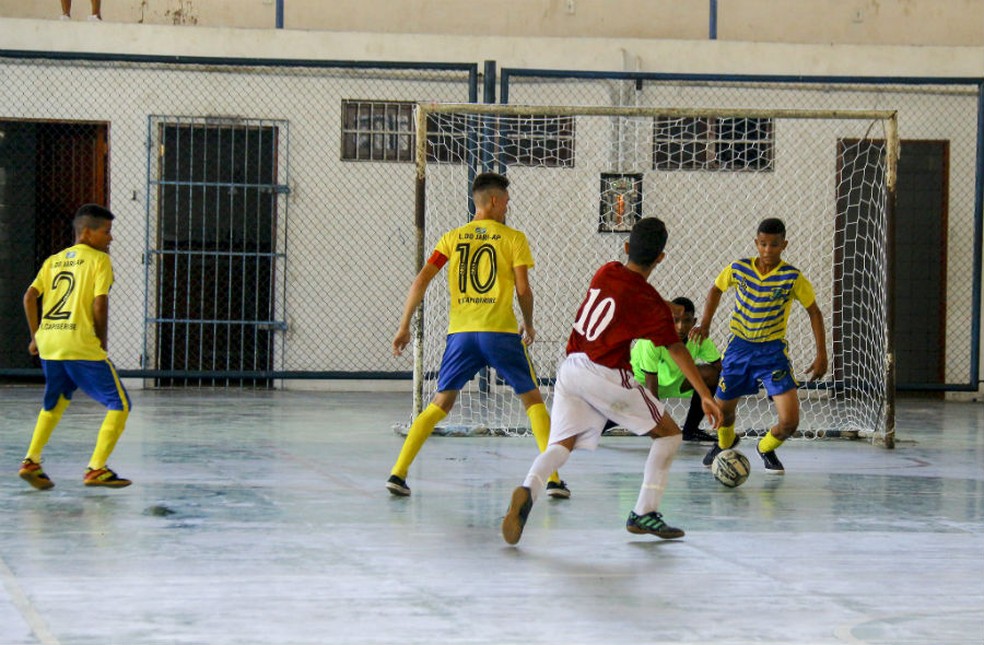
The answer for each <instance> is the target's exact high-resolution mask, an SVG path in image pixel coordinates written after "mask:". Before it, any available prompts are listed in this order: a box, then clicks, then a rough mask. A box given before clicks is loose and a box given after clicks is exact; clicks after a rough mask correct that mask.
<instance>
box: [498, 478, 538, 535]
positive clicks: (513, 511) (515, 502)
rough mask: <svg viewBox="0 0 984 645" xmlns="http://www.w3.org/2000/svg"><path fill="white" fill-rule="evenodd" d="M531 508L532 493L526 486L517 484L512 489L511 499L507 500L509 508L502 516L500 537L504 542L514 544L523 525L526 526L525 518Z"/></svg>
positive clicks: (521, 533) (520, 533)
mask: <svg viewBox="0 0 984 645" xmlns="http://www.w3.org/2000/svg"><path fill="white" fill-rule="evenodd" d="M531 508H533V495H532V494H530V489H529V488H527V487H526V486H519V487H518V488H516V490H514V491H513V494H512V499H511V500H510V501H509V510H508V511H506V516H505V517H504V518H502V539H504V540H505V541H506V544H516V543H517V542H519V538H520V537H522V536H523V527H524V526H526V518H527V517H529V516H530V509H531Z"/></svg>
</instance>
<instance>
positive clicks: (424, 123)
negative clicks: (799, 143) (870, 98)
mask: <svg viewBox="0 0 984 645" xmlns="http://www.w3.org/2000/svg"><path fill="white" fill-rule="evenodd" d="M442 114H456V115H475V116H483V115H484V116H496V117H507V116H514V117H538V116H542V117H558V116H566V117H574V118H577V117H636V118H648V117H653V118H656V117H660V118H664V117H665V118H706V119H715V118H717V119H720V118H734V119H743V118H759V119H815V120H824V119H827V120H855V121H864V120H867V121H871V122H879V121H880V122H881V123H882V124H883V128H884V139H883V141H884V150H885V153H884V182H885V191H886V192H885V237H884V243H885V248H884V249H883V252H884V254H885V258H886V260H885V261H886V267H887V268H886V270H885V272H884V273H885V284H884V288H885V292H884V297H885V329H884V333H885V346H884V354H885V355H884V372H883V374H884V383H883V387H884V391H883V404H882V405H883V410H882V413H883V418H884V427H883V428H880V429H878V428H876V429H872V435H871V442H872V443H875V444H878V445H881V446H883V447H885V448H889V449H891V448H894V447H895V383H896V357H895V345H894V315H895V275H894V274H895V272H894V269H893V267H894V262H895V248H894V246H895V204H896V183H897V177H898V157H899V150H900V146H899V136H898V117H897V112H896V111H889V110H804V109H756V108H693V109H691V108H663V107H614V106H597V105H596V106H573V105H566V106H557V105H500V104H475V103H429V102H421V103H417V104H416V105H415V107H414V119H415V141H414V143H413V145H414V151H415V165H416V183H415V207H414V227H415V238H416V239H415V242H416V247H415V267H416V270H417V271H419V270H420V269H421V268H422V267H423V266H424V263H425V261H426V258H427V252H428V248H427V239H426V225H427V208H428V201H427V200H428V197H427V191H428V167H429V165H430V164H429V163H428V154H427V153H428V134H429V133H428V117H429V116H431V115H442ZM475 161H476V163H474V164H473V165H471V166H469V168H468V171H469V177H474V175H475V174H476V173H478V172H483V171H495V170H500V168H499V167H497V166H496V165H495V164H493V163H490V160H489V159H486V158H483V155H482V154H480V153H479V152H476V154H475ZM463 189H464V188H463ZM460 223H461V224H464V223H465V221H464V220H462V221H461V222H460ZM425 316H426V301H424V302H421V304H420V306H419V307H418V311H417V315H416V316H415V317H414V322H413V327H412V329H413V334H412V336H413V339H414V352H413V354H414V367H413V408H412V414H413V417H416V416H417V415H418V414H420V412H421V411H422V410H423V409H424V407H425V406H426V403H427V402H426V401H425V392H424V384H425V380H426V375H427V374H426V366H425V357H424V345H425V343H424V340H425V338H424V335H425V325H424V322H425ZM832 436H837V435H836V433H835V434H834V435H832Z"/></svg>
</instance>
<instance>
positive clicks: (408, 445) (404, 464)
mask: <svg viewBox="0 0 984 645" xmlns="http://www.w3.org/2000/svg"><path fill="white" fill-rule="evenodd" d="M446 416H448V414H447V412H445V411H444V410H442V409H441V408H439V407H438V406H436V405H434V404H433V403H430V404H428V405H427V407H426V408H424V411H423V412H421V413H420V414H419V415H417V418H416V419H414V420H413V423H412V424H410V429H409V430H408V431H407V438H406V440H404V442H403V448H401V449H400V455H399V456H398V457H397V458H396V463H395V464H393V470H392V471H391V472H390V474H391V475H396V476H397V477H399V478H400V479H406V478H407V471H408V470H410V464H412V463H413V460H414V459H416V458H417V453H418V452H420V448H421V447H422V446H423V445H424V442H425V441H427V438H428V437H429V436H431V433H432V432H434V427H435V426H436V425H437V424H438V423H439V422H440V421H441V419H443V418H444V417H446Z"/></svg>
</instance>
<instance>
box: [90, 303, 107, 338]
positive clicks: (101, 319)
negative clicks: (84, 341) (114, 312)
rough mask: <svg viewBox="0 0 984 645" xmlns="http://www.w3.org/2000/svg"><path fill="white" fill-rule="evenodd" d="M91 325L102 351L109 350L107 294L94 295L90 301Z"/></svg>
mask: <svg viewBox="0 0 984 645" xmlns="http://www.w3.org/2000/svg"><path fill="white" fill-rule="evenodd" d="M92 326H93V327H94V328H95V330H96V338H98V339H99V344H100V345H101V346H102V348H103V351H109V296H107V295H102V296H96V299H95V300H93V301H92Z"/></svg>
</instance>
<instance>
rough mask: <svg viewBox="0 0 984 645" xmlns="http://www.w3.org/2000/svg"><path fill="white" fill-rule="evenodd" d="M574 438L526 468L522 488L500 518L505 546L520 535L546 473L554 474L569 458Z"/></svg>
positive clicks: (544, 484)
mask: <svg viewBox="0 0 984 645" xmlns="http://www.w3.org/2000/svg"><path fill="white" fill-rule="evenodd" d="M575 441H576V437H571V438H569V439H567V440H565V441H563V442H559V443H554V444H551V445H550V446H548V447H547V449H546V450H544V451H543V452H541V453H540V454H539V455H537V458H536V459H535V460H534V461H533V465H532V466H530V470H529V472H528V473H527V474H526V479H525V480H523V485H522V486H518V487H517V488H516V489H515V490H513V492H512V497H511V498H510V500H509V509H508V510H507V511H506V515H505V517H503V518H502V538H503V539H504V540H505V541H506V543H507V544H516V543H517V542H519V538H520V537H522V535H523V527H524V526H526V519H527V518H528V517H529V514H530V510H531V509H532V508H533V502H534V501H536V499H537V498H538V497H539V496H540V493H542V492H543V490H544V488H545V487H546V485H547V479H548V477H549V476H550V473H552V472H556V471H557V469H559V468H560V467H561V466H563V465H564V464H565V463H566V462H567V460H568V459H569V458H570V456H571V450H572V448H573V446H574V442H575Z"/></svg>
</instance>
